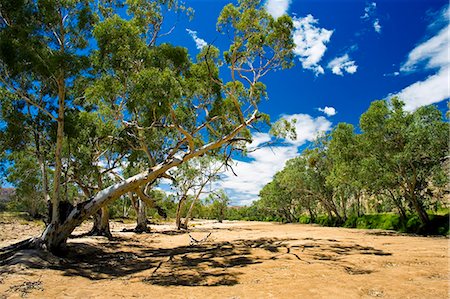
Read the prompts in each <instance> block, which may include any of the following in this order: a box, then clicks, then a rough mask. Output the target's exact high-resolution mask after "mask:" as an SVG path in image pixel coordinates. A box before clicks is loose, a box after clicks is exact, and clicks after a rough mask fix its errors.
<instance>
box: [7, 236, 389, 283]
mask: <svg viewBox="0 0 450 299" xmlns="http://www.w3.org/2000/svg"><path fill="white" fill-rule="evenodd" d="M173 232H177V233H176V234H173ZM184 233H186V232H184ZM152 234H155V235H156V234H163V235H167V237H166V238H170V236H173V235H177V234H178V231H172V230H168V231H165V232H164V231H158V232H156V231H155V232H152ZM149 235H150V236H151V234H149ZM147 236H148V235H147ZM94 238H95V239H94ZM93 240H95V242H92V241H93ZM83 242H85V243H83ZM159 242H160V241H159V240H153V238H151V237H138V235H133V236H131V235H130V236H129V235H128V234H125V235H122V236H116V237H115V238H114V239H113V240H107V239H106V238H98V237H93V238H91V237H89V238H88V239H87V240H86V241H85V240H82V239H74V240H73V241H72V242H69V243H68V244H67V247H66V248H65V251H63V252H62V255H60V256H55V255H52V254H49V253H47V252H44V251H38V250H21V251H18V252H16V254H15V255H14V256H12V257H10V258H9V259H8V260H7V261H5V264H7V265H13V264H24V265H25V266H27V267H29V268H34V269H43V268H47V269H54V270H58V271H61V272H62V273H63V275H65V276H82V277H85V278H88V279H90V280H103V279H120V278H125V279H130V278H139V279H141V280H142V281H143V282H144V283H148V284H153V285H160V286H219V285H223V286H230V285H236V284H238V283H239V276H241V275H242V274H243V271H244V270H242V269H243V268H245V267H248V266H250V265H255V264H261V263H264V262H266V261H269V260H277V259H284V260H289V261H292V262H302V263H305V265H306V264H314V263H324V264H326V265H327V267H340V268H342V269H343V270H344V271H345V272H346V273H347V274H349V275H361V274H370V273H372V271H370V270H365V269H359V268H357V267H356V266H355V265H353V264H351V263H349V262H348V261H346V260H345V258H344V257H346V256H348V255H356V254H359V255H373V256H388V255H391V253H389V252H385V251H383V250H380V249H376V248H374V247H370V246H362V245H359V244H352V243H350V244H349V243H342V242H340V241H338V240H334V239H315V238H304V239H292V238H290V239H289V238H285V239H279V238H259V239H254V240H248V239H239V240H233V241H222V242H214V241H208V240H206V241H205V242H202V243H199V244H196V245H186V246H172V247H166V248H161V246H159V245H158V243H159ZM165 244H169V245H166V246H170V242H169V243H165Z"/></svg>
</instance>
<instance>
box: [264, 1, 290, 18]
mask: <svg viewBox="0 0 450 299" xmlns="http://www.w3.org/2000/svg"><path fill="white" fill-rule="evenodd" d="M290 4H291V0H267V2H266V5H265V7H266V10H267V12H268V13H269V14H271V15H272V17H274V18H275V19H277V18H279V17H281V16H282V15H284V14H286V13H287V11H288V9H289V5H290Z"/></svg>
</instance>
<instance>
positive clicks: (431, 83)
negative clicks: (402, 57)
mask: <svg viewBox="0 0 450 299" xmlns="http://www.w3.org/2000/svg"><path fill="white" fill-rule="evenodd" d="M449 15H450V12H449V6H448V5H447V6H446V7H445V8H444V9H442V11H441V12H440V14H439V17H438V19H437V20H435V21H434V22H433V23H432V27H433V29H434V30H435V34H434V35H433V36H432V37H430V38H428V39H427V40H425V41H424V42H422V43H421V44H419V45H417V46H416V47H415V48H414V49H413V50H412V51H411V52H410V53H409V54H408V58H407V60H406V62H405V63H403V65H402V66H401V67H400V72H402V73H404V74H409V73H412V72H419V71H430V70H436V71H437V72H436V74H434V75H431V76H429V77H428V78H426V79H425V80H423V81H418V82H415V83H413V84H411V85H409V86H407V87H405V88H404V89H403V90H401V91H400V92H398V93H394V94H390V95H389V96H390V97H392V96H398V97H399V98H401V99H402V100H403V101H404V102H405V109H406V110H409V111H413V110H415V109H417V108H418V107H421V106H424V105H430V104H433V103H438V102H441V101H443V100H446V99H449V98H450V87H449V71H450V61H449V59H448V55H449V50H448V49H449V46H450V45H449V37H448V32H449V30H450V25H449V24H448V17H449ZM436 24H441V28H439V27H436ZM442 26H444V27H443V28H442Z"/></svg>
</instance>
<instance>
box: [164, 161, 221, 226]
mask: <svg viewBox="0 0 450 299" xmlns="http://www.w3.org/2000/svg"><path fill="white" fill-rule="evenodd" d="M224 167H225V165H224V164H223V163H221V162H220V160H219V159H218V157H217V156H216V157H215V156H209V155H204V156H202V157H198V158H195V159H192V160H190V161H188V162H187V163H184V164H182V165H180V166H178V167H177V168H176V169H174V170H173V171H171V172H170V174H171V177H172V179H173V185H174V187H175V188H176V189H177V193H178V195H179V201H178V205H177V213H176V218H175V219H176V220H175V225H176V227H177V229H181V228H184V229H187V228H188V224H189V219H190V218H191V216H192V212H193V210H194V206H195V204H196V203H197V201H198V200H199V198H200V196H201V195H202V194H204V193H205V192H207V190H205V188H206V186H207V184H208V183H209V184H212V183H213V182H214V181H216V180H218V179H219V173H220V172H221V171H223V170H224ZM188 196H191V197H192V200H191V202H190V205H189V209H188V210H187V211H186V215H185V218H184V222H182V211H183V205H184V203H185V202H186V200H187V199H188Z"/></svg>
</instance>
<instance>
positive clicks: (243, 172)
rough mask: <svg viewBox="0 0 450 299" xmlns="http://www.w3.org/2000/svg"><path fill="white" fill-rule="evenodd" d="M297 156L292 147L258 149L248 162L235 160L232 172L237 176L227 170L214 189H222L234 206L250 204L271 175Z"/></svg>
mask: <svg viewBox="0 0 450 299" xmlns="http://www.w3.org/2000/svg"><path fill="white" fill-rule="evenodd" d="M297 155H298V151H297V147H296V146H294V145H291V146H276V147H265V148H260V149H258V150H256V151H254V152H250V153H249V154H248V158H250V159H251V160H250V161H242V160H235V164H234V165H233V170H234V172H235V173H236V175H237V176H235V175H234V174H233V172H232V171H231V170H227V171H226V172H225V173H224V174H223V176H222V179H221V180H220V181H218V182H216V183H215V184H214V185H215V186H214V188H217V189H219V188H220V189H224V190H225V192H227V194H228V196H229V197H230V198H231V200H232V201H233V203H235V204H239V205H246V204H250V203H251V202H252V201H254V200H256V199H258V194H259V191H260V190H261V189H262V188H263V187H264V185H266V184H267V183H269V182H270V181H271V180H272V178H273V175H274V174H275V173H276V172H278V171H280V170H281V169H283V168H284V164H285V163H286V161H287V160H289V159H292V158H294V157H296V156H297Z"/></svg>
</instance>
